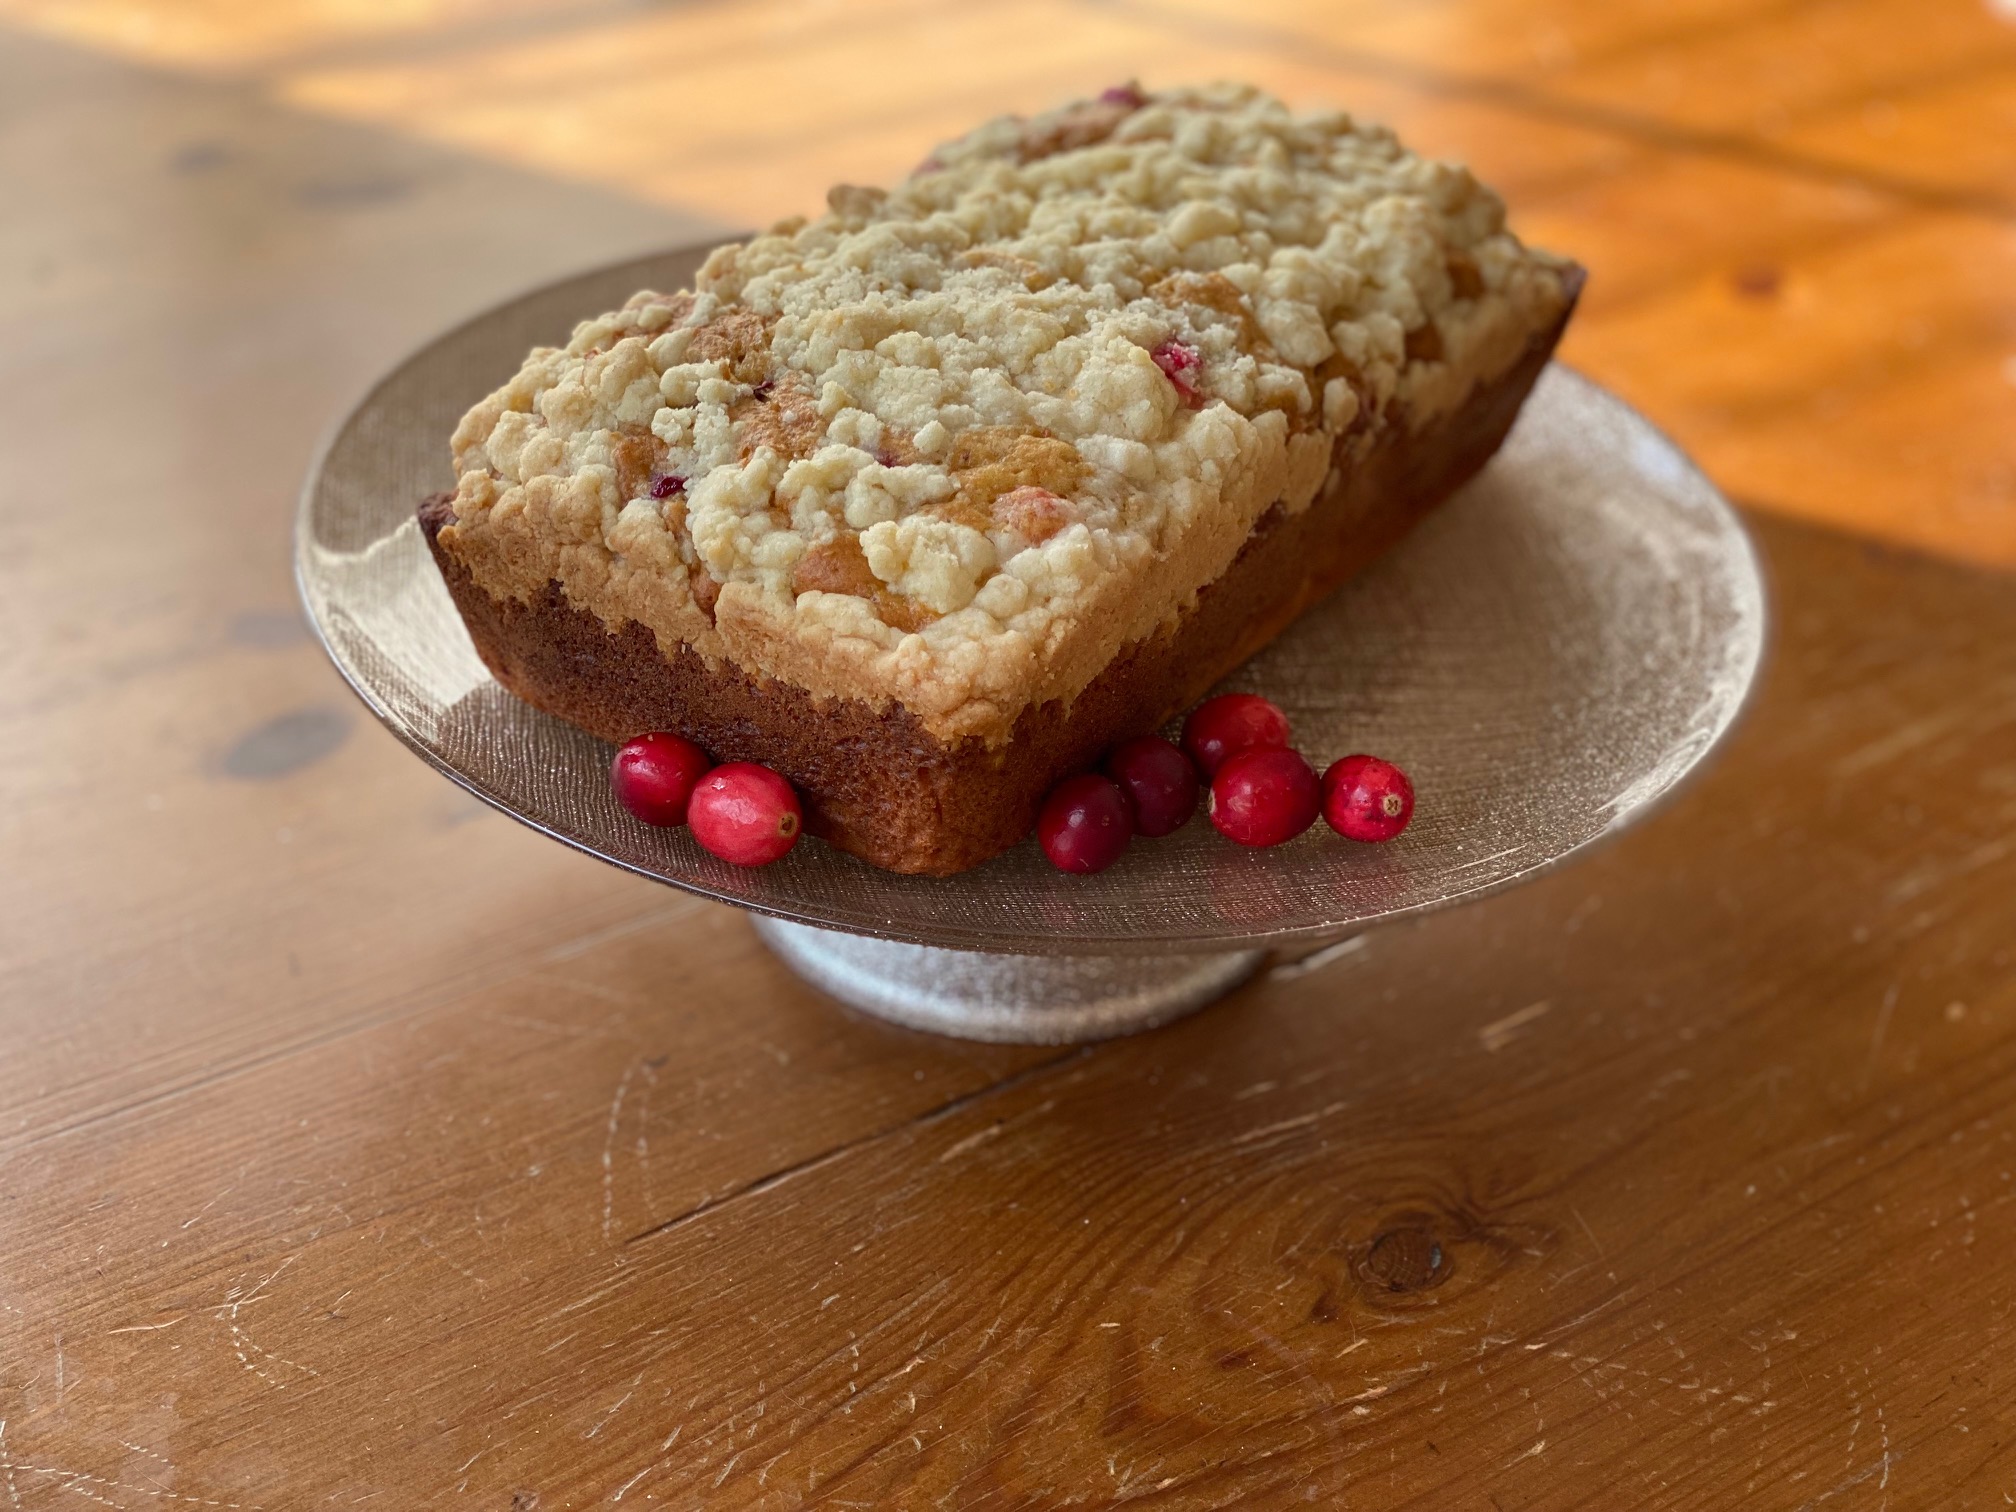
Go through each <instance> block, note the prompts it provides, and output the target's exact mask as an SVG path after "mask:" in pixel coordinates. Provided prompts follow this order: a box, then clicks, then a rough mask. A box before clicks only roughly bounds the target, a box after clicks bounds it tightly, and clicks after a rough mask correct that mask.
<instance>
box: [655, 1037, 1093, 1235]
mask: <svg viewBox="0 0 2016 1512" xmlns="http://www.w3.org/2000/svg"><path fill="white" fill-rule="evenodd" d="M1099 1048H1100V1047H1099V1046H1098V1045H1079V1046H1077V1047H1076V1048H1074V1049H1071V1050H1067V1051H1065V1052H1064V1053H1063V1054H1062V1055H1053V1056H1051V1057H1050V1058H1049V1059H1048V1060H1042V1061H1038V1062H1037V1063H1036V1064H1035V1065H1033V1066H1024V1067H1023V1068H1022V1069H1021V1070H1020V1071H1017V1072H1014V1073H1013V1074H1011V1075H1008V1076H1004V1077H1002V1078H1001V1079H1000V1080H999V1081H992V1082H989V1083H988V1084H987V1085H986V1086H984V1087H976V1088H975V1089H974V1090H973V1091H971V1092H962V1093H960V1094H959V1095H958V1096H957V1097H954V1098H951V1099H949V1100H948V1101H946V1102H942V1103H940V1104H938V1106H937V1107H935V1108H926V1109H925V1110H924V1111H923V1112H921V1113H917V1114H913V1115H912V1116H911V1117H909V1118H906V1119H904V1120H903V1121H902V1122H900V1123H894V1124H891V1125H889V1127H887V1128H885V1129H873V1130H870V1131H869V1132H868V1133H866V1134H863V1135H862V1136H860V1138H858V1139H850V1140H848V1141H846V1142H845V1143H844V1144H838V1145H835V1146H834V1147H833V1148H832V1149H830V1150H822V1151H820V1152H819V1153H818V1154H816V1155H807V1156H806V1157H805V1158H804V1159H803V1160H795V1161H793V1162H792V1163H791V1164H790V1165H787V1166H783V1167H781V1168H780V1169H778V1170H775V1171H771V1172H769V1173H768V1174H767V1175H763V1176H758V1177H757V1178H756V1179H755V1180H754V1181H751V1182H749V1183H747V1184H746V1185H744V1186H740V1187H737V1188H736V1189H735V1190H734V1191H732V1192H724V1193H723V1194H722V1195H721V1196H719V1197H709V1198H708V1199H707V1200H706V1201H705V1202H702V1203H699V1204H697V1205H695V1206H694V1207H691V1208H688V1209H687V1210H686V1211H685V1212H683V1213H679V1214H676V1215H674V1216H673V1217H670V1218H667V1219H666V1220H665V1221H664V1222H663V1223H654V1224H653V1225H652V1226H651V1227H650V1228H647V1229H645V1230H644V1231H643V1232H641V1233H637V1234H632V1235H631V1236H630V1237H629V1238H628V1239H625V1240H624V1241H623V1242H624V1244H626V1245H631V1244H639V1243H642V1242H643V1241H644V1240H646V1239H655V1238H658V1237H659V1236H660V1235H663V1234H669V1233H671V1232H672V1231H673V1230H675V1229H681V1228H684V1227H685V1226H686V1225H687V1224H689V1223H692V1222H694V1221H695V1220H696V1219H700V1218H704V1217H706V1216H707V1215H708V1214H710V1213H714V1212H717V1211H719V1210H720V1209H722V1208H725V1207H727V1206H729V1205H730V1204H731V1203H735V1202H740V1201H741V1200H742V1199H744V1198H745V1197H760V1196H762V1195H763V1194H764V1193H765V1192H770V1191H775V1190H776V1189H777V1188H778V1187H780V1186H782V1185H783V1184H784V1183H785V1182H787V1181H791V1180H794V1179H795V1178H797V1177H799V1176H805V1175H809V1174H810V1173H811V1172H813V1171H816V1170H819V1169H820V1168H821V1167H824V1166H828V1165H832V1164H833V1163H834V1162H836V1161H839V1160H843V1159H845V1158H846V1157H847V1156H849V1155H852V1154H855V1153H856V1152H858V1151H861V1150H866V1149H871V1148H873V1147H874V1146H875V1145H878V1144H880V1143H882V1142H883V1141H884V1140H889V1139H895V1138H898V1137H899V1136H901V1135H904V1134H909V1133H914V1132H915V1131H917V1130H919V1129H927V1128H929V1127H931V1126H932V1125H933V1124H937V1123H943V1122H944V1121H945V1120H946V1119H948V1118H954V1117H957V1116H958V1115H959V1114H961V1113H963V1112H965V1111H966V1110H967V1109H968V1108H971V1107H973V1106H975V1105H976V1104H978V1103H981V1102H984V1101H986V1100H987V1099H988V1098H990V1097H995V1096H998V1095H1000V1094H1002V1093H1005V1092H1012V1091H1014V1090H1015V1089H1016V1088H1018V1087H1022V1086H1025V1085H1027V1084H1028V1083H1030V1082H1033V1081H1036V1080H1039V1079H1040V1078H1042V1077H1044V1076H1046V1075H1048V1074H1049V1073H1050V1072H1052V1071H1057V1070H1060V1069H1063V1068H1065V1067H1069V1066H1074V1065H1077V1064H1078V1063H1079V1062H1081V1061H1083V1060H1085V1059H1087V1058H1088V1057H1089V1056H1091V1055H1093V1054H1094V1053H1095V1052H1096V1051H1098V1050H1099Z"/></svg>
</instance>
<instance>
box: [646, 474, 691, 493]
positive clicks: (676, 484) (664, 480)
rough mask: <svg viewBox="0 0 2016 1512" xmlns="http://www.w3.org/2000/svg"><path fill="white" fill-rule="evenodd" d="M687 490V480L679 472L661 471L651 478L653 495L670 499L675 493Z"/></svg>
mask: <svg viewBox="0 0 2016 1512" xmlns="http://www.w3.org/2000/svg"><path fill="white" fill-rule="evenodd" d="M684 492H686V480H685V479H684V478H682V477H680V476H679V475H678V474H677V473H660V474H659V475H658V476H657V477H655V478H653V479H652V480H651V497H652V498H654V499H669V498H671V497H672V495H674V494H682V493H684Z"/></svg>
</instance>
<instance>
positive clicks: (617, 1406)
mask: <svg viewBox="0 0 2016 1512" xmlns="http://www.w3.org/2000/svg"><path fill="white" fill-rule="evenodd" d="M643 1379H644V1377H643V1376H642V1375H641V1374H640V1375H639V1376H638V1377H637V1380H636V1381H632V1382H631V1383H630V1389H629V1390H628V1391H626V1392H624V1393H623V1395H621V1396H620V1397H618V1398H616V1400H615V1401H614V1402H613V1403H611V1404H610V1407H609V1410H608V1411H607V1412H605V1413H603V1414H602V1416H600V1417H599V1418H597V1419H595V1426H594V1427H592V1428H590V1429H589V1430H588V1431H587V1432H586V1433H584V1434H582V1435H581V1437H583V1438H584V1439H592V1438H593V1437H595V1435H596V1434H598V1433H600V1432H601V1431H602V1430H603V1429H604V1428H607V1427H608V1426H609V1419H611V1418H613V1417H614V1416H616V1414H617V1413H619V1412H621V1411H622V1410H623V1404H624V1403H625V1402H627V1401H629V1400H630V1398H632V1397H633V1396H635V1395H637V1382H638V1381H642V1380H643Z"/></svg>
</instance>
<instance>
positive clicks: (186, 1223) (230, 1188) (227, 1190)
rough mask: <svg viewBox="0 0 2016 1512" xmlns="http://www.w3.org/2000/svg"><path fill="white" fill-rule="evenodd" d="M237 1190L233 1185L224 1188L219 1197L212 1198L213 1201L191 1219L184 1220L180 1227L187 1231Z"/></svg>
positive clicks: (205, 1204) (197, 1210)
mask: <svg viewBox="0 0 2016 1512" xmlns="http://www.w3.org/2000/svg"><path fill="white" fill-rule="evenodd" d="M236 1190H237V1187H236V1186H235V1185H233V1186H227V1187H226V1188H224V1190H223V1191H221V1192H219V1193H218V1194H217V1195H216V1196H215V1197H212V1198H211V1199H210V1200H209V1201H208V1202H206V1203H204V1204H203V1206H201V1207H200V1208H198V1209H196V1211H195V1213H194V1214H192V1215H191V1216H190V1217H187V1218H184V1219H183V1220H182V1223H181V1225H180V1226H181V1227H183V1228H185V1229H186V1228H188V1227H189V1226H190V1225H192V1224H193V1223H195V1222H196V1220H197V1219H198V1218H201V1217H202V1216H203V1215H204V1214H205V1213H207V1212H209V1211H210V1209H212V1208H213V1207H215V1206H217V1204H218V1203H220V1202H222V1201H223V1200H224V1199H225V1198H226V1197H228V1196H230V1195H231V1193H232V1192H234V1191H236Z"/></svg>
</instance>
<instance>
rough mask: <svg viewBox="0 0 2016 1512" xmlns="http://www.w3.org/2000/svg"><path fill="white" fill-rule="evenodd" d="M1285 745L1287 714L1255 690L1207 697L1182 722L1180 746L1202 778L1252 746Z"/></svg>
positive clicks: (1286, 738)
mask: <svg viewBox="0 0 2016 1512" xmlns="http://www.w3.org/2000/svg"><path fill="white" fill-rule="evenodd" d="M1286 744H1288V716H1287V715H1286V714H1283V713H1282V712H1281V710H1280V707H1279V706H1278V705H1276V704H1272V703H1269V702H1268V701H1267V700H1266V699H1264V698H1262V697H1261V696H1260V695H1259V694H1258V693H1221V694H1219V695H1218V696H1217V697H1216V698H1207V699H1205V700H1204V702H1202V703H1201V704H1199V705H1197V707H1196V708H1194V709H1192V710H1191V711H1190V717H1189V718H1188V719H1186V720H1184V721H1183V749H1184V750H1186V751H1188V752H1189V753H1190V759H1191V760H1192V761H1194V762H1196V763H1197V770H1199V771H1200V772H1202V773H1203V774H1204V775H1205V776H1206V777H1210V776H1213V775H1214V774H1216V772H1217V770H1218V768H1219V766H1220V764H1221V763H1223V762H1224V761H1225V760H1226V759H1227V758H1228V757H1231V756H1236V755H1238V754H1239V753H1240V752H1241V751H1250V750H1252V749H1253V748H1254V747H1255V746H1285V745H1286Z"/></svg>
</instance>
